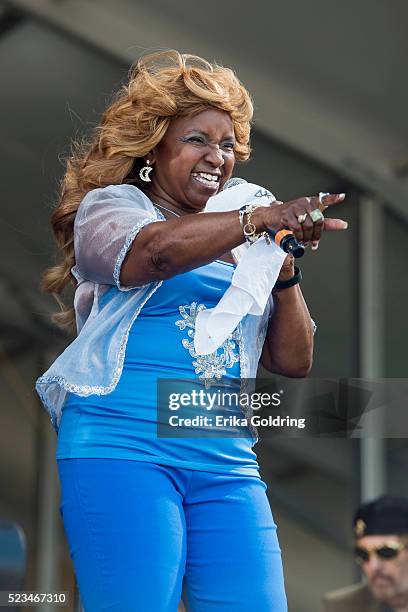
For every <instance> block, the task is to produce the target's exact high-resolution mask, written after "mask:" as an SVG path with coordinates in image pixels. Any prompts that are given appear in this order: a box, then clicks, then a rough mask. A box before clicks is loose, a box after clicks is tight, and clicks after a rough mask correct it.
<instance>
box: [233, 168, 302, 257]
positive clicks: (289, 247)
mask: <svg viewBox="0 0 408 612" xmlns="http://www.w3.org/2000/svg"><path fill="white" fill-rule="evenodd" d="M247 182H248V181H246V180H245V179H243V178H238V177H234V178H230V179H229V180H228V181H227V182H226V183H225V185H224V189H223V191H224V190H225V189H230V188H231V187H236V186H237V185H241V184H242V183H247ZM265 191H266V190H265ZM268 193H270V192H269V191H268ZM271 195H272V194H271ZM266 233H267V234H268V236H270V237H271V238H272V240H273V241H274V242H275V244H277V245H278V246H279V247H280V248H281V249H282V250H283V251H285V253H291V254H292V255H293V257H296V259H299V257H303V255H304V254H305V247H304V246H303V245H302V244H299V242H298V241H297V240H296V238H295V236H294V234H293V232H292V231H291V230H288V229H281V230H279V231H278V232H275V231H274V230H272V229H267V230H266Z"/></svg>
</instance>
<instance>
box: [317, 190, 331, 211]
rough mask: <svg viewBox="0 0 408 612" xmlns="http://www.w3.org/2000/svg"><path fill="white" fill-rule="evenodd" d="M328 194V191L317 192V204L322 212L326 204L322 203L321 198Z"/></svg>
mask: <svg viewBox="0 0 408 612" xmlns="http://www.w3.org/2000/svg"><path fill="white" fill-rule="evenodd" d="M328 195H330V193H328V192H327V193H325V192H324V191H321V192H320V193H319V205H318V208H319V210H321V211H322V212H323V211H324V210H325V209H326V208H327V206H326V204H324V202H323V198H324V197H325V196H328Z"/></svg>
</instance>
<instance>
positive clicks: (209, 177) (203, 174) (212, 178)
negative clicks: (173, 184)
mask: <svg viewBox="0 0 408 612" xmlns="http://www.w3.org/2000/svg"><path fill="white" fill-rule="evenodd" d="M193 176H195V177H196V178H197V176H201V177H202V178H204V179H206V180H207V181H213V182H214V183H217V182H218V179H219V176H217V175H215V174H207V172H199V173H197V172H193Z"/></svg>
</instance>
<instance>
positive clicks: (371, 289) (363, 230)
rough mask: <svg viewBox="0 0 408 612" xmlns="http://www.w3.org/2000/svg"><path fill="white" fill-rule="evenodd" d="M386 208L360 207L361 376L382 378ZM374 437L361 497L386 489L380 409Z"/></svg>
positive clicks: (368, 440)
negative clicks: (384, 227) (383, 219)
mask: <svg viewBox="0 0 408 612" xmlns="http://www.w3.org/2000/svg"><path fill="white" fill-rule="evenodd" d="M383 215H384V209H383V206H382V205H381V203H380V202H378V201H377V200H375V199H374V198H371V197H368V196H363V197H362V198H361V201H360V209H359V218H360V220H359V226H360V227H359V233H360V239H359V247H360V250H359V278H360V324H359V333H360V377H361V378H364V379H373V378H381V377H382V376H383V372H384V303H383V293H384V269H383V249H382V247H383V239H382V228H383V223H382V218H383ZM366 418H367V426H368V427H369V428H370V431H371V432H372V433H373V435H372V437H363V438H362V439H361V466H360V469H361V499H362V500H363V501H364V500H367V499H372V498H373V497H376V496H378V495H381V494H382V493H384V492H385V491H386V440H385V439H384V438H383V437H382V420H381V415H380V414H379V412H378V411H372V412H371V413H369V414H367V415H366Z"/></svg>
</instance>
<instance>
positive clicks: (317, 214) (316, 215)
mask: <svg viewBox="0 0 408 612" xmlns="http://www.w3.org/2000/svg"><path fill="white" fill-rule="evenodd" d="M309 217H310V218H311V220H312V221H313V223H316V221H323V220H324V216H323V214H322V211H321V210H319V209H318V208H315V209H314V210H311V211H310V213H309Z"/></svg>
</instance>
